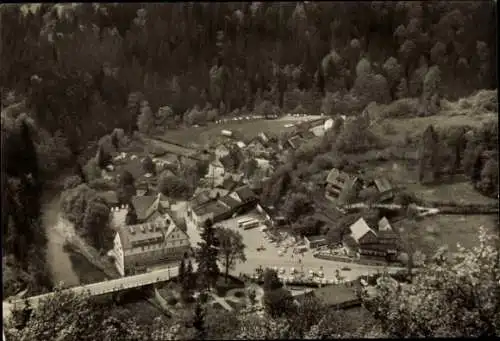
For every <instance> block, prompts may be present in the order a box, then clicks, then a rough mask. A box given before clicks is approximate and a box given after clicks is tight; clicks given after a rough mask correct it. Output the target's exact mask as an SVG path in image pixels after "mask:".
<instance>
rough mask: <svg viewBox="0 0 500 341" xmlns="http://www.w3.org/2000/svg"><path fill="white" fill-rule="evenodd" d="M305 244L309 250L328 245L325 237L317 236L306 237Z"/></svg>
mask: <svg viewBox="0 0 500 341" xmlns="http://www.w3.org/2000/svg"><path fill="white" fill-rule="evenodd" d="M304 242H305V243H306V246H307V247H308V248H309V249H316V248H318V247H321V246H324V245H327V244H328V242H327V241H326V238H325V236H322V235H317V236H306V237H304Z"/></svg>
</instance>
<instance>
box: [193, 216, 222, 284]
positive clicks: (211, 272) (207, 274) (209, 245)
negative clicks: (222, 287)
mask: <svg viewBox="0 0 500 341" xmlns="http://www.w3.org/2000/svg"><path fill="white" fill-rule="evenodd" d="M203 225H204V226H203V232H202V233H201V242H199V243H198V252H197V254H196V260H197V262H198V274H199V275H200V277H201V283H202V285H203V287H204V288H206V289H209V288H212V287H214V286H215V283H216V281H217V278H218V277H219V273H220V270H219V266H218V265H217V256H218V249H217V248H216V247H215V229H214V227H213V223H212V221H211V220H209V219H208V220H207V221H205V223H204V224H203Z"/></svg>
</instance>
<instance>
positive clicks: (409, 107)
mask: <svg viewBox="0 0 500 341" xmlns="http://www.w3.org/2000/svg"><path fill="white" fill-rule="evenodd" d="M418 104H419V103H418V99H416V98H402V99H399V100H397V101H394V102H392V103H390V104H388V105H386V106H384V107H383V108H382V110H380V116H381V118H402V117H416V116H417V113H418Z"/></svg>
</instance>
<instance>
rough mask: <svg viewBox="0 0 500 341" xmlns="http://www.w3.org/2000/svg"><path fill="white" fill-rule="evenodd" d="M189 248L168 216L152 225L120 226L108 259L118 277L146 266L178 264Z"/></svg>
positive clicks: (182, 235)
mask: <svg viewBox="0 0 500 341" xmlns="http://www.w3.org/2000/svg"><path fill="white" fill-rule="evenodd" d="M190 248H191V245H190V242H189V236H188V235H187V234H186V232H184V231H183V230H181V229H180V228H179V227H178V226H177V225H176V224H175V222H174V221H173V220H172V218H171V217H170V216H169V215H168V214H163V215H162V216H161V217H158V218H157V219H156V220H155V221H153V222H148V223H143V224H137V225H123V226H121V228H120V229H119V230H118V231H117V233H116V235H115V239H114V246H113V252H112V255H113V257H114V259H115V266H116V268H117V270H118V272H119V273H120V274H121V275H122V276H126V275H129V274H134V273H137V272H143V271H146V270H147V267H148V266H154V265H158V264H161V263H170V262H175V261H179V260H180V259H182V258H183V257H184V255H185V254H186V253H187V252H189V250H190Z"/></svg>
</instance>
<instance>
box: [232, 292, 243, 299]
mask: <svg viewBox="0 0 500 341" xmlns="http://www.w3.org/2000/svg"><path fill="white" fill-rule="evenodd" d="M234 296H235V297H238V298H241V297H245V293H244V292H243V291H236V292H235V293H234Z"/></svg>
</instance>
